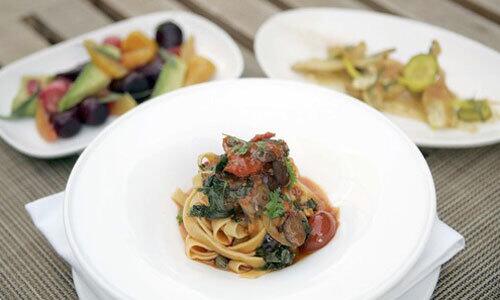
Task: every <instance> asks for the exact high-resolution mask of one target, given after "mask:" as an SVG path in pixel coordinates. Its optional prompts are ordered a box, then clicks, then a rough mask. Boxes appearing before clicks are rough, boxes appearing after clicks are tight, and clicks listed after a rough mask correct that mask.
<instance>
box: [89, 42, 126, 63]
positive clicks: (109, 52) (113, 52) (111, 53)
mask: <svg viewBox="0 0 500 300" xmlns="http://www.w3.org/2000/svg"><path fill="white" fill-rule="evenodd" d="M95 49H96V50H97V51H98V52H100V53H102V54H104V55H106V56H107V57H109V58H112V59H114V60H116V61H120V58H121V57H122V54H121V52H120V49H118V48H116V47H115V46H113V45H97V46H95Z"/></svg>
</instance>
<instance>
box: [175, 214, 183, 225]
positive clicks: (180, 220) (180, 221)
mask: <svg viewBox="0 0 500 300" xmlns="http://www.w3.org/2000/svg"><path fill="white" fill-rule="evenodd" d="M175 218H176V219H177V224H179V225H181V224H182V212H178V213H177V217H175Z"/></svg>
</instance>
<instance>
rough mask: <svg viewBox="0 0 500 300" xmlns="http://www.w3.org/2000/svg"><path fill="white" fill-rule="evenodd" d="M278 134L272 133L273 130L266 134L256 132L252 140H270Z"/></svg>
mask: <svg viewBox="0 0 500 300" xmlns="http://www.w3.org/2000/svg"><path fill="white" fill-rule="evenodd" d="M275 135H276V134H274V133H272V132H269V131H268V132H266V133H264V134H256V135H255V136H254V137H253V138H252V139H251V140H250V142H258V141H262V140H268V139H271V138H273V137H274V136H275Z"/></svg>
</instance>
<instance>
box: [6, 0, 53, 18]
mask: <svg viewBox="0 0 500 300" xmlns="http://www.w3.org/2000/svg"><path fill="white" fill-rule="evenodd" d="M56 1H58V0H35V1H33V0H1V1H0V5H1V9H0V18H2V19H3V18H5V17H8V18H19V17H22V16H25V15H27V14H31V13H32V12H33V11H35V10H37V9H39V8H41V7H44V6H47V5H49V4H51V3H54V2H56Z"/></svg>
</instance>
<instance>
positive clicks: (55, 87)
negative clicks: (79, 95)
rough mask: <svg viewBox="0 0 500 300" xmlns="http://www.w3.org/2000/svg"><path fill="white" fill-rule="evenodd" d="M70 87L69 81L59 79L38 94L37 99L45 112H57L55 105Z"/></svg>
mask: <svg viewBox="0 0 500 300" xmlns="http://www.w3.org/2000/svg"><path fill="white" fill-rule="evenodd" d="M70 85H71V82H70V81H69V80H67V79H62V78H60V79H56V80H54V81H52V82H51V83H50V84H49V85H47V86H46V87H45V88H44V89H43V90H42V91H41V92H40V95H39V99H40V101H41V102H42V104H43V107H44V109H45V110H46V111H47V112H49V113H54V112H56V111H57V104H58V103H59V100H61V98H62V97H63V96H64V94H66V92H67V91H68V90H69V87H70Z"/></svg>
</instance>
